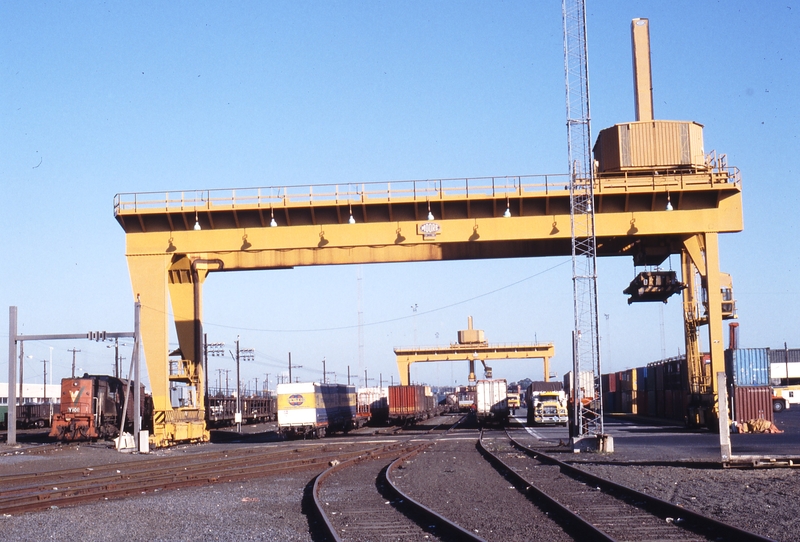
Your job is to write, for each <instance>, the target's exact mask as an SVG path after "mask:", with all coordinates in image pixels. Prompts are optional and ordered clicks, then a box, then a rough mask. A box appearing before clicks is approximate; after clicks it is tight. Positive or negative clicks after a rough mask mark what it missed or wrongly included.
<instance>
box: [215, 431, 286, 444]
mask: <svg viewBox="0 0 800 542" xmlns="http://www.w3.org/2000/svg"><path fill="white" fill-rule="evenodd" d="M209 435H210V440H211V442H213V443H215V444H224V443H228V442H251V443H261V442H279V441H281V440H283V439H281V437H280V435H278V433H277V432H275V431H266V432H263V433H237V432H235V431H220V430H214V429H212V430H211V431H209Z"/></svg>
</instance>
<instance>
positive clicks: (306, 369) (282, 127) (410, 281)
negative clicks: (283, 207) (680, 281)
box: [0, 1, 800, 386]
mask: <svg viewBox="0 0 800 542" xmlns="http://www.w3.org/2000/svg"><path fill="white" fill-rule="evenodd" d="M587 9H588V38H589V63H590V66H589V74H590V85H591V107H592V132H593V134H597V133H598V132H599V131H600V129H602V128H605V127H608V126H611V125H613V124H615V123H620V122H627V121H631V120H634V111H633V90H632V88H633V87H632V75H631V53H630V30H629V27H630V21H631V19H633V18H636V17H647V18H649V19H650V32H651V42H652V61H653V85H654V94H655V100H654V101H655V116H656V118H659V119H675V120H693V121H697V122H699V123H701V124H703V125H704V126H705V132H704V136H705V150H706V152H709V151H711V150H716V151H717V152H719V153H725V154H727V156H728V162H729V164H730V165H734V166H737V167H739V168H740V169H741V171H742V178H743V193H744V222H745V230H744V231H743V232H742V233H739V234H731V235H725V236H722V238H721V251H722V253H721V267H722V270H723V271H727V272H729V273H731V274H732V275H733V280H734V292H735V295H736V298H737V301H738V311H739V316H740V320H739V321H740V324H741V335H740V340H741V345H742V346H745V347H763V346H770V347H782V346H783V343H784V341H786V342H788V344H789V346H790V347H800V337H798V331H797V330H798V327H800V326H798V324H800V317H798V314H800V312H799V311H798V309H797V306H798V305H799V304H800V289H799V288H798V286H797V281H796V280H793V279H792V278H790V277H793V276H794V273H796V272H797V271H798V267H799V266H798V263H800V256H798V243H797V241H796V240H795V239H796V236H797V234H798V227H797V222H798V219H797V215H798V213H797V209H798V207H800V198H798V195H797V191H796V190H795V185H796V180H795V178H794V175H796V174H797V164H796V161H795V160H796V157H797V156H800V143H799V142H798V129H799V127H800V122H799V120H800V119H798V103H799V102H800V100H798V97H800V92H798V90H797V88H798V83H800V81H798V73H800V22H798V16H800V14H798V11H799V10H800V3H798V2H796V1H788V2H780V3H777V2H758V3H756V2H744V1H739V2H730V1H729V2H710V1H707V2H696V1H676V2H651V3H646V4H643V3H642V2H613V3H612V2H596V1H589V2H588V8H587ZM0 25H2V26H0V70H2V71H1V72H0V73H2V81H3V82H2V84H0V108H1V109H0V116H1V117H2V121H1V122H0V143H2V148H3V152H2V153H0V177H2V179H3V183H2V186H3V196H2V198H0V205H1V206H2V207H1V208H0V243H2V249H3V254H5V257H6V261H5V264H4V265H3V266H1V267H0V279H2V280H0V283H1V284H2V285H3V286H2V288H0V339H2V340H6V339H7V336H8V333H7V329H8V325H7V318H8V309H7V307H8V306H10V305H15V306H18V307H19V320H20V322H19V323H20V332H21V333H27V334H34V333H79V332H84V331H88V330H95V329H106V330H109V331H111V330H114V331H127V330H130V329H132V326H133V324H132V316H133V307H132V294H131V287H130V281H129V276H128V271H127V264H126V261H125V240H124V234H123V231H122V229H121V228H120V227H119V226H118V225H117V223H116V222H115V220H114V218H113V207H112V202H113V197H114V195H115V194H116V193H120V192H143V191H166V190H194V189H205V188H232V187H255V186H283V185H295V184H302V185H307V184H322V183H349V182H370V181H387V180H402V179H428V178H449V177H477V176H486V175H498V176H500V175H519V174H544V173H563V172H565V171H566V170H567V158H566V128H565V105H564V104H565V97H564V73H563V62H564V61H563V45H562V33H561V32H562V30H561V29H562V26H561V25H562V23H561V5H560V2H555V1H550V2H544V1H538V2H522V1H520V2H514V1H512V2H491V3H490V2H230V3H222V2H219V3H215V2H171V3H162V2H137V3H130V2H104V3H97V2H2V3H0ZM672 265H673V268H675V269H678V268H679V266H680V263H679V261H678V260H677V258H675V257H673V261H672ZM598 273H599V278H598V291H599V296H600V299H599V306H600V313H601V316H600V319H601V321H600V332H601V335H602V338H601V341H602V347H601V352H602V355H603V363H604V366H605V367H606V369H607V370H609V371H614V370H621V369H624V368H627V367H636V366H641V365H644V364H646V363H648V362H650V361H654V360H657V359H660V358H661V357H662V355H663V354H666V355H668V356H669V355H675V354H677V353H678V352H682V351H683V348H684V347H683V332H682V321H681V316H680V304H679V303H678V300H677V298H676V299H674V300H673V301H671V302H670V303H669V304H667V305H666V306H662V305H660V304H644V305H634V306H628V305H627V302H626V296H624V295H623V294H622V289H623V288H625V287H626V286H627V284H628V282H629V281H630V279H631V278H632V277H633V275H634V269H633V263H632V261H630V260H629V259H627V258H625V259H623V258H616V259H603V260H601V261H600V262H599V264H598ZM361 275H362V280H361V300H362V307H363V318H364V322H365V323H366V325H365V326H364V328H363V329H364V364H363V365H361V364H359V355H358V329H357V323H358V290H359V288H358V281H357V277H358V268H357V267H355V266H342V267H318V268H303V269H299V268H298V269H294V270H282V271H271V272H251V273H226V274H222V275H220V276H217V275H212V276H211V277H210V278H209V280H208V281H207V282H206V287H205V292H206V295H205V298H204V303H205V306H204V310H205V330H206V331H207V333H208V334H209V338H210V340H212V341H221V342H225V343H226V345H227V347H229V348H233V344H234V341H235V340H236V336H237V335H240V336H241V344H242V346H243V347H252V348H255V350H256V361H255V362H254V363H253V364H251V365H248V366H247V367H245V368H244V369H243V371H242V379H243V380H245V381H246V380H252V379H255V378H258V379H259V382H263V379H264V377H265V374H266V373H270V375H271V376H270V381H271V383H272V385H273V386H274V382H275V375H276V374H277V373H279V372H281V371H284V372H285V370H286V365H287V358H288V352H290V351H291V352H292V356H293V362H294V363H295V364H298V365H303V368H302V369H297V370H296V372H295V373H294V374H295V375H296V376H299V377H301V378H303V379H315V380H319V379H320V378H321V375H322V359H323V358H325V359H326V364H327V369H328V371H331V372H336V378H337V379H338V380H339V381H340V382H341V381H342V380H343V378H344V376H343V375H346V373H347V367H348V365H349V366H350V370H351V373H352V374H354V375H355V374H359V375H361V374H363V370H364V368H366V369H367V370H368V372H369V375H370V378H373V377H374V378H376V379H377V378H378V376H379V375H382V376H383V379H384V380H385V381H389V380H390V378H392V377H394V379H395V381H396V380H397V368H396V365H395V363H394V355H393V352H392V348H393V347H396V346H409V345H413V344H414V343H415V342H416V343H417V344H419V345H434V344H446V343H449V342H453V341H455V340H456V333H457V330H459V329H463V328H465V327H466V323H467V317H468V316H469V315H472V316H473V317H474V319H475V326H476V327H477V328H480V329H484V330H485V332H486V337H487V339H488V340H489V341H490V342H498V343H510V342H534V341H536V340H538V341H548V342H553V343H554V344H555V348H556V357H555V358H554V360H553V367H552V369H553V370H554V371H555V372H557V373H558V374H559V375H562V374H563V373H564V372H566V371H568V370H569V368H570V348H569V344H570V332H571V329H572V319H573V317H572V285H571V267H570V264H569V261H568V259H567V258H547V259H519V260H497V261H476V262H446V263H439V262H436V263H433V262H432V263H419V264H391V265H365V266H362V267H361ZM787 279H789V280H787ZM413 305H416V306H417V312H416V313H414V311H413V310H412V308H411V307H412V306H413ZM606 315H607V316H606ZM325 330H328V331H325ZM662 336H663V339H662ZM415 338H416V340H415ZM105 346H106V345H103V344H95V343H90V342H88V341H74V342H73V341H70V342H50V343H28V344H26V353H27V354H29V355H32V356H33V358H31V359H30V361H28V362H26V374H27V375H30V378H31V381H34V382H35V381H36V380H35V379H36V377H37V376H38V378H39V382H41V378H42V376H41V363H38V360H41V359H43V358H47V357H49V355H50V347H52V349H53V350H52V352H53V360H54V372H55V373H56V377H57V378H60V377H62V376H68V373H69V368H70V365H71V356H72V354H71V353H69V352H67V350H68V349H71V348H73V347H75V348H79V349H81V350H82V351H81V353H79V354H78V366H79V367H80V368H82V369H84V370H87V371H91V372H98V373H107V372H110V371H111V370H112V369H111V368H112V364H113V349H108V348H106V347H105ZM123 355H125V356H126V357H127V358H128V359H129V357H130V351H129V349H128V351H124V353H123ZM229 360H230V358H229V357H228V358H226V359H224V360H222V359H212V361H211V369H212V375H211V378H212V379H214V380H215V379H216V374H217V372H216V369H218V368H220V369H225V368H231V367H232V364H231V362H230V361H229ZM6 363H7V360H6V359H2V360H1V361H0V371H2V372H1V373H0V374H2V375H6V374H7V373H6ZM365 366H366V367H365ZM494 374H495V375H496V376H498V377H505V378H508V379H509V380H516V379H518V378H523V377H526V376H527V377H530V378H534V379H538V378H541V376H542V368H541V364H540V363H538V362H506V363H505V364H504V363H500V362H498V363H496V364H495V366H494ZM412 377H413V378H414V380H417V381H425V382H428V383H432V384H437V383H438V384H447V383H452V382H453V381H458V382H460V383H463V382H464V381H465V380H466V366H465V365H455V366H452V367H451V366H449V365H444V364H439V365H437V364H430V365H419V366H414V369H412ZM0 380H5V376H2V377H0ZM27 380H28V379H27V378H26V381H27ZM214 380H212V382H214ZM370 384H372V382H370Z"/></svg>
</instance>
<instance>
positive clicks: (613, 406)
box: [603, 392, 618, 412]
mask: <svg viewBox="0 0 800 542" xmlns="http://www.w3.org/2000/svg"><path fill="white" fill-rule="evenodd" d="M603 412H618V411H617V401H616V394H615V393H612V392H606V393H604V394H603Z"/></svg>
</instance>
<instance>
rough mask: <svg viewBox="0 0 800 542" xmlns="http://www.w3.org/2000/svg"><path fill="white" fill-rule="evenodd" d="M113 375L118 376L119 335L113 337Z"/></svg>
mask: <svg viewBox="0 0 800 542" xmlns="http://www.w3.org/2000/svg"><path fill="white" fill-rule="evenodd" d="M114 376H116V377H117V378H119V337H115V338H114Z"/></svg>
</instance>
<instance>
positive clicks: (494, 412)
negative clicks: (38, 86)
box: [475, 379, 509, 424]
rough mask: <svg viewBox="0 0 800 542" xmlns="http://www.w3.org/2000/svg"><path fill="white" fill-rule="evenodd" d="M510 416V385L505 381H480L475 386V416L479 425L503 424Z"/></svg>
mask: <svg viewBox="0 0 800 542" xmlns="http://www.w3.org/2000/svg"><path fill="white" fill-rule="evenodd" d="M508 414H509V411H508V383H507V382H506V381H505V379H495V380H478V382H477V383H476V385H475V415H476V416H477V418H478V423H481V424H483V423H499V424H503V423H505V422H506V420H507V419H508Z"/></svg>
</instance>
